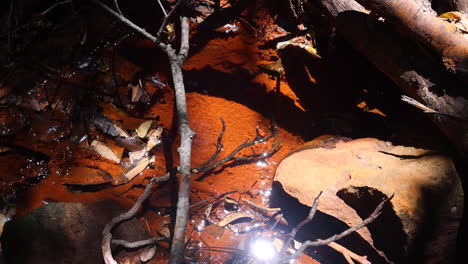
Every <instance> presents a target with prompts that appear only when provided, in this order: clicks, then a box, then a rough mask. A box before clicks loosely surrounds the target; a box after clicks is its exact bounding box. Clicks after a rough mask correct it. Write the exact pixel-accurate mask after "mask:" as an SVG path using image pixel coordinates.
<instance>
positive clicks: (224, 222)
mask: <svg viewBox="0 0 468 264" xmlns="http://www.w3.org/2000/svg"><path fill="white" fill-rule="evenodd" d="M241 218H250V219H252V217H251V216H250V215H248V214H244V213H232V214H228V215H226V217H224V219H223V220H221V221H220V222H219V223H218V225H219V226H226V225H227V224H230V223H231V222H233V221H235V220H237V219H241Z"/></svg>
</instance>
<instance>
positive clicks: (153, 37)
mask: <svg viewBox="0 0 468 264" xmlns="http://www.w3.org/2000/svg"><path fill="white" fill-rule="evenodd" d="M92 1H93V2H94V3H96V4H97V5H99V6H101V7H102V8H104V9H105V10H106V11H107V12H109V13H110V14H112V15H113V16H115V17H116V18H118V19H119V20H120V21H122V22H124V23H125V24H127V25H128V26H129V27H131V28H133V29H134V30H136V31H137V32H139V33H141V34H142V35H143V36H145V37H147V38H148V39H149V40H151V41H153V42H154V43H158V44H159V45H160V44H163V43H159V40H158V38H156V37H155V36H153V35H151V34H150V33H149V32H148V31H146V30H145V29H144V28H141V27H139V26H138V25H136V24H135V23H133V22H132V21H130V20H128V19H127V18H126V17H124V16H122V15H120V14H119V13H117V12H115V11H114V10H112V8H110V7H108V6H107V5H105V4H103V3H102V2H101V1H99V0H92Z"/></svg>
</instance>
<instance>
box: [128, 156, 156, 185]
mask: <svg viewBox="0 0 468 264" xmlns="http://www.w3.org/2000/svg"><path fill="white" fill-rule="evenodd" d="M149 163H150V160H149V158H148V157H145V158H143V159H142V160H141V161H140V163H138V165H136V166H135V167H133V169H131V170H130V171H129V172H127V173H125V177H126V178H127V179H128V180H129V181H131V180H132V179H133V178H135V176H137V175H138V174H139V173H140V172H142V171H143V170H145V169H146V166H148V164H149Z"/></svg>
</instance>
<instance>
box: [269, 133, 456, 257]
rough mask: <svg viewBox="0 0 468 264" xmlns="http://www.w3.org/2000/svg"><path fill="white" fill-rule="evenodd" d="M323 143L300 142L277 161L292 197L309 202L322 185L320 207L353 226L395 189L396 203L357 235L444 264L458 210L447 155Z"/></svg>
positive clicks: (372, 143) (368, 142)
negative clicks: (300, 144)
mask: <svg viewBox="0 0 468 264" xmlns="http://www.w3.org/2000/svg"><path fill="white" fill-rule="evenodd" d="M324 142H327V141H321V142H318V143H317V142H316V143H314V144H308V145H305V147H302V148H301V149H299V150H297V151H294V152H293V153H292V154H290V155H288V156H287V157H286V158H285V159H284V160H283V161H281V163H280V164H279V166H278V168H277V170H276V175H275V180H276V181H278V182H280V183H281V185H282V187H283V188H284V190H285V191H286V192H287V193H288V194H289V195H291V196H293V197H295V198H297V199H298V200H299V201H300V202H301V203H303V204H305V205H308V206H311V204H312V202H313V200H314V199H315V197H316V196H317V194H318V193H319V192H320V191H321V190H323V191H324V194H323V195H322V197H321V199H320V204H319V207H318V209H319V210H320V211H321V212H323V213H325V214H328V215H331V216H334V217H336V218H338V219H339V220H341V221H343V222H344V223H346V224H347V225H349V226H354V225H356V224H358V223H360V222H361V221H362V219H365V218H366V217H367V216H368V215H369V214H370V213H371V212H372V211H373V210H374V208H375V206H376V205H377V204H378V203H379V202H380V201H381V200H382V199H384V198H386V197H389V196H391V195H392V194H394V195H395V196H394V198H393V199H392V200H391V204H392V207H393V208H390V207H389V208H387V209H385V210H384V211H383V213H382V215H381V216H380V217H379V218H378V219H377V220H376V221H375V222H374V223H372V224H371V225H369V227H368V229H367V228H365V229H362V230H360V231H359V234H360V235H361V236H362V237H363V238H364V239H366V240H367V241H368V242H369V243H370V244H373V245H374V246H375V247H376V248H378V249H379V250H383V251H384V252H385V254H386V255H387V257H389V258H390V259H391V260H392V261H397V262H400V261H401V260H402V258H406V257H408V256H410V257H414V255H415V254H417V255H418V256H417V257H418V259H419V260H421V258H423V259H426V260H428V259H430V261H428V262H430V263H441V262H444V263H447V262H446V261H447V260H448V259H447V258H448V257H449V256H451V254H452V253H453V252H452V250H454V249H455V246H454V243H455V240H456V235H457V229H458V224H459V221H458V220H459V219H460V216H461V213H462V211H463V190H462V187H461V183H460V180H459V178H458V175H457V172H456V170H455V168H454V165H453V163H452V161H451V160H450V158H448V157H447V156H444V155H442V154H438V153H435V152H432V151H430V150H424V149H416V148H413V147H404V146H393V145H392V144H391V143H390V142H383V141H379V140H377V139H373V138H364V139H357V140H352V141H348V142H345V141H343V140H336V139H335V142H333V144H332V145H330V142H332V141H329V140H328V143H324ZM370 234H372V235H370Z"/></svg>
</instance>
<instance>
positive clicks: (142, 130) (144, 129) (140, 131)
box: [136, 120, 153, 138]
mask: <svg viewBox="0 0 468 264" xmlns="http://www.w3.org/2000/svg"><path fill="white" fill-rule="evenodd" d="M151 124H153V121H152V120H149V121H145V122H143V123H141V124H140V126H139V127H138V128H137V129H136V132H137V135H138V137H140V138H144V137H146V135H147V134H148V130H149V129H150V127H151Z"/></svg>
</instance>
